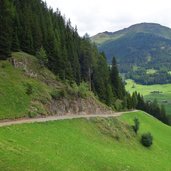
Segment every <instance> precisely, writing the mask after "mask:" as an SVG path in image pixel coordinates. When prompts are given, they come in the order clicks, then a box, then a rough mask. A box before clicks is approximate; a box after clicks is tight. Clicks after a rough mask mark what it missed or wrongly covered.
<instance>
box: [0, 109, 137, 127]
mask: <svg viewBox="0 0 171 171" xmlns="http://www.w3.org/2000/svg"><path fill="white" fill-rule="evenodd" d="M136 111H137V110H133V111H127V112H115V113H113V114H104V115H103V114H99V115H97V114H96V115H71V114H70V115H62V116H57V115H54V116H47V117H42V118H21V119H16V120H2V121H0V127H3V126H10V125H16V124H23V123H34V122H47V121H56V120H65V119H76V118H93V117H111V116H112V117H117V116H120V115H122V114H125V113H128V112H136Z"/></svg>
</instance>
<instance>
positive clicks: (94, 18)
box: [46, 0, 171, 36]
mask: <svg viewBox="0 0 171 171" xmlns="http://www.w3.org/2000/svg"><path fill="white" fill-rule="evenodd" d="M46 2H47V4H48V6H51V7H52V8H53V9H54V10H55V9H56V8H59V10H60V11H61V13H62V14H64V15H65V16H66V18H67V19H68V18H70V19H71V22H72V25H73V26H75V25H77V27H78V32H79V34H80V35H81V36H82V35H84V34H85V33H88V34H89V35H91V36H92V35H95V34H97V33H99V32H104V31H112V32H113V31H116V30H119V29H122V28H125V27H128V26H130V25H132V24H136V23H142V22H153V23H159V24H162V25H165V26H168V27H171V0H46Z"/></svg>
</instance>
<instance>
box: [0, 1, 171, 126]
mask: <svg viewBox="0 0 171 171" xmlns="http://www.w3.org/2000/svg"><path fill="white" fill-rule="evenodd" d="M2 23H3V24H2ZM0 30H1V32H0V60H7V59H9V60H8V61H9V62H11V64H12V65H14V66H15V60H16V59H15V56H13V57H11V52H17V51H24V52H27V53H29V54H32V55H34V56H36V57H37V59H38V60H39V67H40V66H42V67H48V69H50V70H51V71H52V72H53V73H54V74H55V76H56V77H57V80H59V79H60V80H61V82H64V83H66V84H69V85H70V86H71V87H73V85H74V84H76V85H77V86H79V85H81V83H82V82H86V83H87V84H88V87H89V90H92V91H93V92H94V94H95V96H96V97H97V98H98V99H99V100H100V101H101V102H103V103H105V104H107V105H108V106H110V107H111V108H112V109H115V110H126V109H133V108H137V109H141V110H145V111H148V112H149V113H151V114H152V115H154V116H155V117H156V118H158V119H160V120H162V121H163V122H165V123H169V121H168V119H167V118H166V116H165V113H164V112H163V110H162V109H161V108H160V107H159V106H158V105H157V104H156V103H154V104H153V103H152V104H151V103H150V104H149V103H147V102H145V101H144V100H143V97H142V96H141V95H140V94H137V93H134V94H133V95H130V94H129V93H127V92H126V91H125V87H124V84H123V82H122V79H121V78H120V76H119V72H118V68H117V63H116V60H115V58H113V60H112V66H111V67H109V66H108V64H107V60H106V56H105V54H104V53H103V52H102V53H99V52H98V50H97V48H96V46H95V45H94V44H92V43H91V41H90V38H89V37H88V35H85V36H84V37H83V38H82V37H80V36H79V35H78V33H77V28H73V27H72V25H71V21H70V20H66V19H65V17H63V16H62V14H61V12H60V11H59V10H58V9H57V10H56V11H53V9H51V8H48V7H47V4H46V3H45V2H43V1H41V0H22V1H20V0H1V1H0ZM24 56H25V55H24ZM7 63H8V62H7ZM23 63H24V64H25V62H23ZM27 63H29V60H27ZM7 65H9V64H7ZM1 68H2V72H1V74H2V78H3V79H5V78H4V72H8V70H6V68H5V66H4V64H3V62H2V65H1ZM23 70H25V68H23ZM8 74H10V73H7V75H8ZM20 78H22V77H20ZM45 79H47V76H46V77H45ZM45 83H46V84H47V85H48V86H50V85H49V84H48V83H47V82H45ZM12 84H13V83H12ZM9 85H11V82H10V84H9ZM27 88H28V91H29V93H28V92H26V94H27V95H28V96H29V95H30V91H31V88H30V86H29V87H27ZM2 90H3V91H6V87H5V86H4V85H3V89H2ZM73 91H74V90H73ZM58 94H59V92H58V93H57V96H58ZM76 94H77V96H79V93H76ZM2 95H3V94H2ZM60 95H61V94H60ZM51 96H52V98H54V96H55V98H56V95H53V93H52V94H51ZM61 96H65V93H64V94H62V95H61ZM56 100H58V98H57V99H56ZM6 102H8V101H6ZM154 111H157V112H154Z"/></svg>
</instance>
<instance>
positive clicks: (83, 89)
mask: <svg viewBox="0 0 171 171" xmlns="http://www.w3.org/2000/svg"><path fill="white" fill-rule="evenodd" d="M88 92H89V86H88V84H87V83H85V82H82V83H81V84H80V85H79V86H78V96H79V97H82V98H85V97H87V96H88Z"/></svg>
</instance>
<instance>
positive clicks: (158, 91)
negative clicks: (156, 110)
mask: <svg viewBox="0 0 171 171" xmlns="http://www.w3.org/2000/svg"><path fill="white" fill-rule="evenodd" d="M126 83H127V84H126V90H127V91H129V92H130V93H132V92H134V91H137V92H139V93H141V94H142V95H143V96H144V98H145V99H146V100H150V101H153V100H154V99H157V101H158V103H159V104H160V105H161V104H163V105H164V106H165V108H166V113H167V114H168V115H171V84H156V85H141V84H136V83H135V82H134V81H133V80H126Z"/></svg>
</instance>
